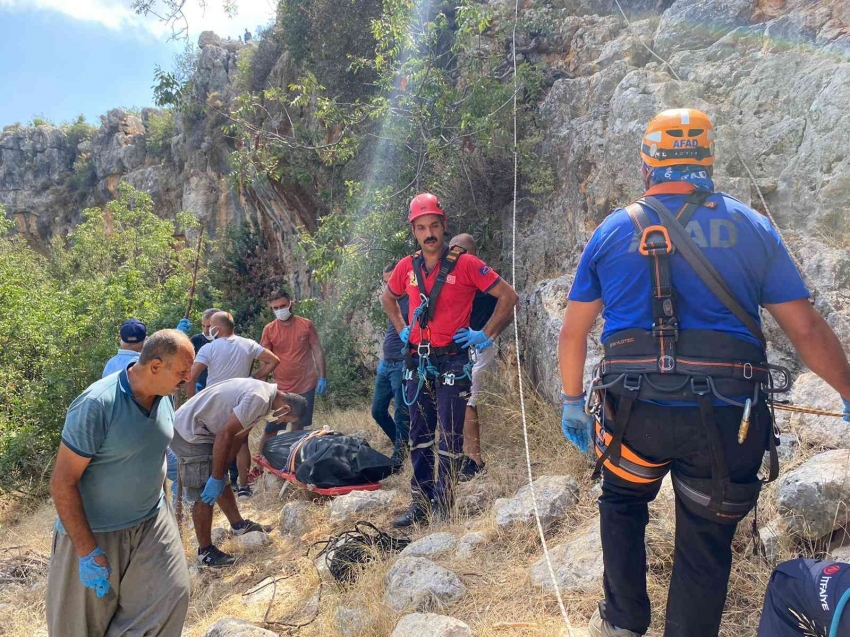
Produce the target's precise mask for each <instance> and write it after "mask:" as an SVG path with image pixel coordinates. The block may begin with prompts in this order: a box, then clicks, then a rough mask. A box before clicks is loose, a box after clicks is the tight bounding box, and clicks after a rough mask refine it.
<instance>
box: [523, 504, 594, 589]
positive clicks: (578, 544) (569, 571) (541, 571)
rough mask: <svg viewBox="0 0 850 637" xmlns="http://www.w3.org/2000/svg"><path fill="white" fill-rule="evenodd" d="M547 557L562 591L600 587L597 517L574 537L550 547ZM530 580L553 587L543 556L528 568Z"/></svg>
mask: <svg viewBox="0 0 850 637" xmlns="http://www.w3.org/2000/svg"><path fill="white" fill-rule="evenodd" d="M549 556H550V558H551V559H552V568H553V569H554V571H555V579H556V580H557V581H558V587H559V588H560V589H561V592H562V593H574V592H588V591H592V590H595V589H596V588H597V587H599V586H601V585H602V569H603V566H602V539H601V537H600V535H599V520H598V519H597V521H596V523H595V524H593V525H592V526H591V527H589V528H586V529H585V530H584V531H583V532H581V533H580V534H578V535H577V536H576V537H575V538H574V539H572V540H570V541H568V542H565V543H564V544H559V545H558V546H556V547H554V548H552V549H550V550H549ZM531 581H532V583H533V584H534V585H535V586H538V587H539V588H542V589H543V590H546V591H549V592H553V591H554V590H555V589H554V587H553V586H552V578H551V576H550V575H549V567H548V566H547V564H546V556H543V557H542V558H540V559H539V560H538V561H537V562H535V564H534V565H533V566H532V567H531Z"/></svg>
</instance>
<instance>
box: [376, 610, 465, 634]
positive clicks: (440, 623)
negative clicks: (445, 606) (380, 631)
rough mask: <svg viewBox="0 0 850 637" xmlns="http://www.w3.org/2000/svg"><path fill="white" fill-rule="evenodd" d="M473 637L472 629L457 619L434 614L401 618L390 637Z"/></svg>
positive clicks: (418, 614) (417, 614) (416, 614)
mask: <svg viewBox="0 0 850 637" xmlns="http://www.w3.org/2000/svg"><path fill="white" fill-rule="evenodd" d="M424 635H428V637H475V633H474V632H472V629H471V628H470V627H469V626H467V625H466V624H464V623H463V622H462V621H460V620H459V619H455V618H454V617H446V616H445V615H435V614H434V613H413V614H412V615H405V616H404V617H402V618H401V619H400V620H399V622H398V624H396V627H395V630H394V631H393V633H392V635H390V637H423V636H424Z"/></svg>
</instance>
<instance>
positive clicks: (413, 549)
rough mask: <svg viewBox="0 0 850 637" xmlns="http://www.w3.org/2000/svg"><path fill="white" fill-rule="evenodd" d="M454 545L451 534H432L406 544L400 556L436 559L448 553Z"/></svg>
mask: <svg viewBox="0 0 850 637" xmlns="http://www.w3.org/2000/svg"><path fill="white" fill-rule="evenodd" d="M456 545H457V538H456V537H455V536H454V535H452V534H451V533H432V534H431V535H426V536H425V537H422V538H419V539H418V540H416V541H415V542H411V543H410V544H408V545H407V546H406V547H405V548H404V550H403V551H402V552H401V555H413V556H418V557H436V556H438V555H443V554H444V553H448V552H449V551H451V550H452V549H453V548H455V546H456Z"/></svg>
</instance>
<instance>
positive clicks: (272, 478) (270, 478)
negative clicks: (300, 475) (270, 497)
mask: <svg viewBox="0 0 850 637" xmlns="http://www.w3.org/2000/svg"><path fill="white" fill-rule="evenodd" d="M284 482H286V480H284V479H283V478H278V477H277V476H276V475H275V474H273V473H269V472H268V471H266V472H265V473H264V474H263V486H264V487H265V488H266V489H267V490H269V491H273V492H275V493H277V492H278V491H280V488H281V487H282V486H283V483H284Z"/></svg>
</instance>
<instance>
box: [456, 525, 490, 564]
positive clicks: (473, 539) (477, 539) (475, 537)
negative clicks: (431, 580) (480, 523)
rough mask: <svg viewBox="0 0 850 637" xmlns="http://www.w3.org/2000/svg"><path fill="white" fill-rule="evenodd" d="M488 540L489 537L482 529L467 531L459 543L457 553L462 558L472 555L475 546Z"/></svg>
mask: <svg viewBox="0 0 850 637" xmlns="http://www.w3.org/2000/svg"><path fill="white" fill-rule="evenodd" d="M486 542H487V537H486V536H485V535H484V534H483V533H481V532H480V531H473V532H472V533H467V534H466V535H464V536H463V537H462V538H460V540H459V541H458V543H457V550H456V551H455V555H456V556H457V557H459V558H461V559H467V558H470V557H472V554H473V553H474V552H475V548H476V547H478V546H480V545H481V544H484V543H486Z"/></svg>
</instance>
